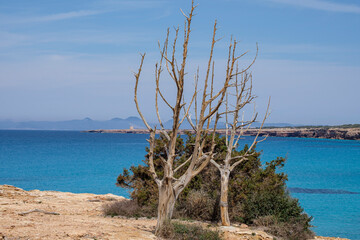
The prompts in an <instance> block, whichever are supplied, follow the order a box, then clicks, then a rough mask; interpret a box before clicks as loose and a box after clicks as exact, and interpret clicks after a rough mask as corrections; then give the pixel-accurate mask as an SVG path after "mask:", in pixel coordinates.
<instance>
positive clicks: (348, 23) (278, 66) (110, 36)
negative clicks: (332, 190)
mask: <svg viewBox="0 0 360 240" xmlns="http://www.w3.org/2000/svg"><path fill="white" fill-rule="evenodd" d="M198 3H199V6H198V8H197V10H196V12H197V15H196V17H195V18H194V21H193V26H192V30H193V31H192V35H191V40H190V49H189V51H190V55H189V59H190V60H189V65H188V66H189V67H188V69H187V71H188V73H189V80H188V81H189V84H188V92H190V90H191V87H192V77H191V76H192V74H193V72H194V70H195V69H196V67H197V66H200V71H201V70H202V69H204V68H205V65H206V60H207V56H208V52H209V45H210V38H211V32H212V25H213V22H214V20H215V19H217V20H218V25H219V31H218V36H219V37H224V38H223V40H222V41H221V42H220V43H219V44H218V45H217V47H216V49H215V51H216V54H215V61H216V64H217V67H216V69H215V71H216V74H215V75H216V78H217V79H219V80H218V81H219V82H221V79H223V78H222V77H223V72H224V71H225V70H224V67H223V66H224V62H225V58H226V51H227V45H228V43H229V39H230V36H231V35H233V36H234V37H236V39H238V40H240V41H241V42H240V45H239V51H246V50H250V53H249V55H248V57H247V59H244V62H243V64H244V65H245V64H246V63H247V61H248V60H249V59H251V57H253V56H254V54H255V51H256V43H258V44H259V57H258V59H257V62H256V64H255V66H254V67H253V68H252V72H253V76H254V89H255V92H256V94H257V95H258V98H257V100H256V104H257V110H258V111H259V112H260V113H263V112H264V110H265V106H266V101H267V98H268V97H269V96H271V97H272V103H271V110H272V114H271V117H270V119H269V122H288V123H295V124H343V123H359V122H360V104H359V103H360V94H359V89H360V2H359V1H355V0H342V1H340V0H301V1H298V0H222V1H214V0H207V1H206V0H200V1H198ZM189 7H190V1H170V0H169V1H165V0H163V1H151V0H150V1H137V0H131V1H115V0H86V1H84V0H83V1H82V0H76V1H74V0H72V1H70V0H62V1H54V0H43V1H39V0H33V1H27V0H14V1H7V0H0V119H3V120H4V119H12V120H16V121H23V120H65V119H82V118H85V117H90V118H93V119H99V120H104V119H110V118H113V117H128V116H137V112H136V109H135V106H134V104H133V85H134V79H133V76H132V71H135V70H136V69H137V67H138V63H139V60H140V58H139V55H138V54H139V53H140V52H146V53H147V58H146V60H145V65H144V72H143V78H142V79H141V83H142V85H141V88H140V89H139V91H140V96H139V98H140V99H139V100H140V102H141V105H142V108H143V109H144V110H143V111H144V113H145V115H146V116H147V117H148V118H149V119H150V120H155V115H154V108H153V102H154V101H153V100H154V81H153V80H154V78H153V72H154V65H155V62H156V61H157V59H158V57H159V53H158V48H157V41H158V40H160V41H163V39H164V37H165V33H166V28H167V27H173V26H180V27H182V26H183V22H184V19H183V16H182V14H181V12H180V11H179V9H180V8H182V9H183V10H184V11H187V10H188V9H189ZM170 84H171V83H169V82H168V81H166V79H164V81H163V85H162V86H163V87H164V88H165V89H167V93H168V94H169V95H171V93H172V91H173V88H172V87H171V86H170ZM249 114H251V113H249ZM162 115H163V118H164V119H166V118H168V117H169V116H170V113H169V112H166V111H165V109H162Z"/></svg>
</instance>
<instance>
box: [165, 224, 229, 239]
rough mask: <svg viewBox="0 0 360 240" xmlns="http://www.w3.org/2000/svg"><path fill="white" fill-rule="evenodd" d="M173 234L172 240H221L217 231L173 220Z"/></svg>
mask: <svg viewBox="0 0 360 240" xmlns="http://www.w3.org/2000/svg"><path fill="white" fill-rule="evenodd" d="M172 226H173V231H174V233H173V236H172V238H171V239H174V240H221V239H222V238H221V235H220V233H219V232H218V231H211V230H209V229H204V228H203V227H201V226H198V225H193V224H182V223H178V222H173V223H172Z"/></svg>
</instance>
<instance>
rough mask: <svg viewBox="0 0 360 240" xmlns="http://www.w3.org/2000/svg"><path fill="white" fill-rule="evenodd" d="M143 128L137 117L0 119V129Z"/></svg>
mask: <svg viewBox="0 0 360 240" xmlns="http://www.w3.org/2000/svg"><path fill="white" fill-rule="evenodd" d="M131 126H132V127H134V128H145V125H144V124H143V122H142V120H141V119H140V118H137V117H129V118H126V119H122V118H113V119H111V120H107V121H96V120H92V119H91V118H84V119H82V120H69V121H27V122H13V121H9V120H6V121H0V129H18V130H90V129H129V128H130V127H131Z"/></svg>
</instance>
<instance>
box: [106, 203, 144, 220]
mask: <svg viewBox="0 0 360 240" xmlns="http://www.w3.org/2000/svg"><path fill="white" fill-rule="evenodd" d="M102 207H103V213H104V214H105V215H106V216H112V217H113V216H125V217H140V215H141V208H140V207H139V205H138V204H137V203H136V201H134V200H122V201H116V202H112V203H107V204H104V205H103V206H102Z"/></svg>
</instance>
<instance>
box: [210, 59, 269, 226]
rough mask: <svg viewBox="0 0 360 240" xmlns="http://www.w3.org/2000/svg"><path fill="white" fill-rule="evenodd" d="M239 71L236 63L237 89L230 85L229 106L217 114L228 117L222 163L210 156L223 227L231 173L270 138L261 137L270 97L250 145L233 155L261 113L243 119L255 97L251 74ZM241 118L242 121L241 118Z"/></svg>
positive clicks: (228, 221) (228, 223)
mask: <svg viewBox="0 0 360 240" xmlns="http://www.w3.org/2000/svg"><path fill="white" fill-rule="evenodd" d="M255 59H256V57H255ZM255 59H254V61H255ZM238 73H239V70H238V66H237V67H236V72H235V76H236V77H235V80H234V83H233V84H232V85H231V88H232V89H235V91H233V92H231V91H230V88H228V92H227V94H226V99H225V105H226V109H225V112H222V113H218V114H217V117H216V118H217V119H218V118H220V116H222V115H225V119H226V125H225V126H226V129H225V135H226V138H225V141H226V146H227V151H226V154H225V157H224V159H223V160H222V161H221V163H217V162H216V161H215V160H214V159H211V163H212V164H213V165H214V166H215V167H216V168H217V169H218V170H219V172H220V176H221V191H220V215H221V223H222V225H223V226H230V219H229V208H228V194H229V193H228V192H229V179H230V173H231V172H232V171H233V170H234V169H235V167H236V166H238V165H239V164H240V163H242V162H243V161H245V160H247V159H248V158H249V157H250V156H251V155H253V154H254V153H253V152H252V149H253V148H254V147H255V146H256V144H257V143H259V142H261V141H264V140H265V139H266V137H267V136H265V137H264V138H263V139H261V140H258V137H259V134H260V132H261V129H262V127H263V126H264V122H265V120H266V119H267V118H268V116H269V106H270V98H269V102H268V106H267V110H266V113H265V116H264V118H263V121H262V124H261V126H260V128H259V129H258V132H257V134H256V136H255V138H254V140H253V142H252V144H251V146H250V147H249V148H248V149H247V150H246V152H245V153H244V154H242V155H236V154H234V150H236V148H237V147H238V142H239V139H240V138H241V137H242V136H243V133H244V130H247V129H249V128H250V126H251V124H252V123H254V122H255V121H256V119H257V116H258V114H257V113H256V112H255V111H254V115H253V117H252V119H251V120H249V121H244V112H243V113H242V116H240V111H241V110H243V109H244V108H245V107H246V106H248V105H249V104H251V103H252V102H253V101H254V99H255V97H256V96H255V95H254V94H253V91H252V75H251V74H248V73H247V72H243V71H241V72H240V73H241V74H238ZM239 76H240V77H241V80H240V82H239V81H238V77H239ZM229 95H231V96H232V97H233V99H234V100H235V103H234V105H232V107H231V109H229V98H228V97H229ZM231 96H230V97H231ZM229 115H232V122H231V123H229ZM240 117H241V120H240V119H239V118H240Z"/></svg>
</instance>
